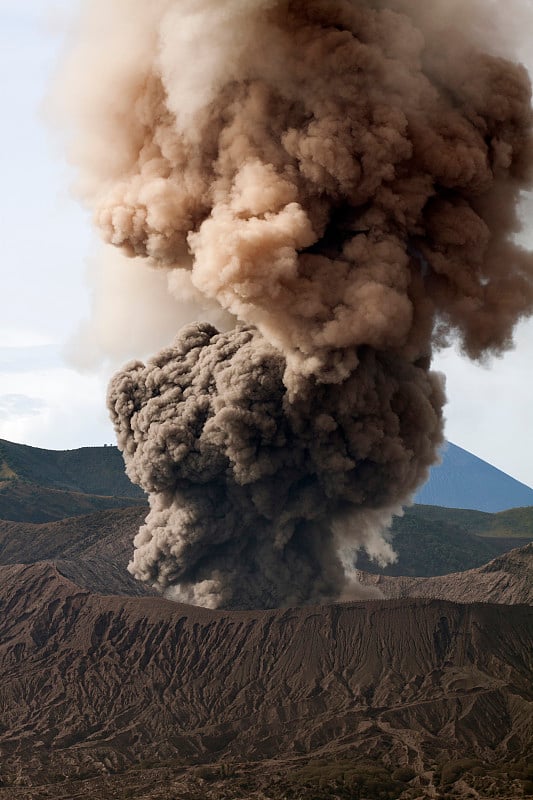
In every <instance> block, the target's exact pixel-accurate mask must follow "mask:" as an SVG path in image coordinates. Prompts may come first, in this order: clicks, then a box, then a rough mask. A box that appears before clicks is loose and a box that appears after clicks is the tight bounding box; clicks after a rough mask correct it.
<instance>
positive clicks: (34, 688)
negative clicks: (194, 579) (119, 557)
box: [0, 563, 533, 775]
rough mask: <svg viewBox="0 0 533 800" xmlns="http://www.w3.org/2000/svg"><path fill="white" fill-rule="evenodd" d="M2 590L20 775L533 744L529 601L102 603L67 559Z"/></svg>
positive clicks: (9, 704) (6, 707)
mask: <svg viewBox="0 0 533 800" xmlns="http://www.w3.org/2000/svg"><path fill="white" fill-rule="evenodd" d="M0 580H1V586H2V589H1V600H0V702H1V707H2V727H1V729H0V730H1V733H0V747H1V749H2V754H3V756H2V757H3V760H4V764H5V765H7V767H9V768H10V769H15V768H17V769H18V770H19V771H20V770H22V771H23V772H24V771H25V772H26V773H28V774H30V775H31V774H34V775H35V774H38V773H39V769H40V768H41V767H42V763H43V762H44V761H49V762H53V763H55V764H58V765H60V767H61V769H62V770H63V771H67V772H69V771H70V772H72V773H73V774H75V772H76V771H77V770H80V769H82V768H83V769H84V770H90V769H92V768H93V767H94V765H97V764H101V763H102V759H107V762H106V763H108V764H109V765H110V768H120V767H121V766H125V765H127V764H128V763H131V762H132V761H135V760H138V759H140V758H152V757H155V758H168V757H175V756H181V757H186V758H188V759H196V758H197V759H200V760H201V759H205V760H213V759H219V758H231V757H238V758H241V759H252V760H253V759H265V758H268V757H272V756H284V757H291V756H298V755H301V754H304V753H322V754H324V753H329V754H332V753H333V754H334V753H340V752H343V751H347V750H350V751H355V752H358V753H361V754H365V755H369V756H379V757H381V756H383V753H387V754H388V755H387V757H388V758H390V759H392V760H397V761H398V762H400V763H401V762H405V761H411V762H412V763H415V762H416V763H418V764H423V763H428V760H429V761H431V760H432V759H433V758H435V755H436V754H441V755H442V754H447V755H448V756H450V757H453V756H456V757H457V756H459V755H461V756H463V755H464V754H476V755H480V756H482V757H483V758H485V759H487V758H488V759H491V758H496V757H500V756H501V757H508V756H509V755H510V754H511V752H512V755H513V757H514V756H516V755H519V754H522V755H524V754H526V753H527V752H528V751H529V750H530V748H531V746H532V745H533V738H532V729H533V722H532V716H531V708H532V702H533V687H532V685H531V669H532V666H533V609H532V608H529V607H526V606H513V607H504V606H497V605H489V604H484V605H459V604H453V603H448V602H444V601H439V600H407V601H388V602H385V601H372V602H366V603H348V604H338V605H330V606H320V607H309V608H298V609H295V608H288V609H280V610H276V611H261V612H239V613H236V612H232V613H229V612H224V611H218V612H215V611H208V610H205V609H199V608H192V607H190V606H183V605H177V604H173V603H171V602H169V601H166V600H164V599H161V598H148V597H147V598H142V599H141V598H123V597H104V596H101V595H95V594H91V593H89V592H88V591H85V590H83V589H81V588H80V587H78V586H76V585H75V584H74V583H72V582H70V581H69V580H67V579H66V578H65V577H63V576H62V575H61V574H60V573H59V572H58V570H57V568H56V567H55V566H54V565H52V564H49V563H45V564H35V565H14V566H9V567H2V568H1V569H0ZM7 767H6V768H7Z"/></svg>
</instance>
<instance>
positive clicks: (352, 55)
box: [63, 0, 533, 607]
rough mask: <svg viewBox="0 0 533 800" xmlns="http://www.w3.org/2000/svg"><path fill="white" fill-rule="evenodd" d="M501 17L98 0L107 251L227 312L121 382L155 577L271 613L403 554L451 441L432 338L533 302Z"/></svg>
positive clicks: (96, 196) (91, 171) (84, 186)
mask: <svg viewBox="0 0 533 800" xmlns="http://www.w3.org/2000/svg"><path fill="white" fill-rule="evenodd" d="M491 8H492V9H493V12H494V16H493V19H491V18H490V15H489V14H487V5H486V4H479V3H475V2H470V3H468V2H462V3H460V4H459V3H447V4H446V5H444V3H437V4H432V5H431V13H429V12H428V4H425V3H422V2H419V0H390V1H389V2H381V0H376V1H375V2H363V0H327V1H326V0H310V1H309V0H307V2H303V1H302V0H287V1H286V2H275V0H271V1H270V2H267V1H266V0H265V2H259V1H257V2H242V0H240V1H237V0H227V2H224V3H220V2H214V0H204V1H203V2H192V0H155V2H154V0H151V2H150V3H148V2H138V3H137V4H136V6H135V11H134V12H132V10H131V3H129V2H126V0H115V2H114V3H113V4H112V6H109V5H108V4H107V3H104V2H102V1H101V0H96V1H94V2H91V3H89V4H87V5H86V9H85V13H84V15H83V16H82V18H81V20H80V23H79V30H78V35H77V40H78V45H77V47H74V48H73V51H72V55H71V57H70V60H69V62H68V64H69V68H68V83H69V86H67V87H64V92H63V96H64V98H66V99H65V107H66V108H67V109H68V114H69V115H70V116H69V119H70V125H71V130H72V131H73V132H74V133H75V135H72V137H71V147H70V153H71V157H72V159H73V160H74V161H75V163H76V164H77V166H78V171H79V172H78V174H79V180H78V191H79V192H80V193H81V195H82V196H83V198H84V200H85V201H86V202H87V203H88V204H89V205H90V207H91V208H92V209H93V211H94V219H95V223H96V225H97V226H98V228H99V229H100V231H101V234H102V236H103V238H104V240H105V241H107V242H108V243H109V244H111V245H114V246H115V247H118V248H120V250H121V251H122V252H123V253H125V254H127V255H128V256H131V257H133V258H134V262H133V263H135V264H138V262H139V259H141V260H144V262H145V263H146V265H147V266H149V267H151V268H155V269H159V270H164V271H166V273H167V284H168V287H169V291H170V292H171V293H172V292H173V293H175V294H177V295H180V293H181V292H183V291H184V287H188V288H187V289H186V291H187V292H190V293H191V295H190V296H191V297H192V296H193V295H194V296H195V297H197V298H203V301H204V302H205V303H207V304H209V305H210V307H211V308H212V307H214V306H217V307H218V308H219V309H221V310H222V312H223V313H224V326H223V327H224V330H222V331H219V330H217V329H216V328H214V327H213V326H212V325H211V324H208V323H195V324H192V325H188V326H187V327H186V328H184V329H183V330H182V331H181V332H180V333H179V334H178V336H177V338H176V340H175V342H174V343H173V344H172V345H171V346H170V347H168V348H165V349H164V350H162V351H161V352H159V353H158V354H157V355H156V356H155V357H154V358H152V359H151V360H149V361H148V362H147V363H146V364H144V363H141V362H133V363H130V364H129V365H127V367H125V368H124V369H123V370H122V371H120V372H119V373H118V374H117V375H116V376H115V377H114V379H113V380H112V382H111V385H110V389H109V398H108V401H109V408H110V411H111V415H112V418H113V421H114V424H115V428H116V431H117V437H118V443H119V446H120V448H121V450H122V451H123V454H124V458H125V462H126V465H127V471H128V474H129V475H130V477H131V478H132V479H133V480H134V481H136V482H137V483H139V484H140V485H141V486H143V488H144V489H145V490H146V491H147V492H149V494H150V506H151V510H150V513H149V516H148V518H147V521H146V524H145V525H144V526H143V528H142V529H141V531H140V532H139V534H138V536H137V537H136V540H135V545H136V550H135V555H134V558H133V561H132V564H131V565H130V569H131V571H132V572H133V574H134V575H136V576H137V577H139V578H141V579H143V580H147V581H149V582H150V583H154V584H156V585H158V586H160V587H162V588H164V589H169V587H171V590H172V593H173V595H174V596H175V597H176V598H178V599H182V600H185V601H187V602H194V603H200V604H204V605H210V606H212V607H219V606H225V607H256V606H262V607H270V606H275V605H279V604H287V603H306V602H315V601H320V600H324V599H333V598H335V597H339V596H344V595H346V592H348V591H351V589H350V588H349V584H350V579H351V577H350V573H351V566H350V565H351V564H352V563H353V553H354V552H355V551H356V550H357V549H358V548H360V547H365V548H366V549H367V550H368V551H369V552H370V553H371V554H372V555H373V556H374V557H376V558H378V559H381V560H382V561H386V560H387V559H390V558H392V557H393V553H392V549H391V547H390V544H389V542H388V541H387V538H386V535H385V534H383V530H384V529H385V527H386V523H387V520H389V519H390V515H391V514H392V513H393V512H394V511H395V510H397V509H398V508H399V507H400V506H401V503H402V502H405V501H408V499H409V498H410V497H411V496H412V494H413V492H414V491H415V489H416V487H417V486H418V485H419V483H420V482H421V481H422V480H423V479H424V478H425V477H426V475H427V471H428V468H429V467H430V466H431V464H432V463H434V462H435V460H436V458H437V455H436V454H437V451H438V447H439V445H440V444H441V442H442V407H443V403H444V392H443V380H442V377H441V376H439V375H437V374H435V373H433V372H432V371H431V369H430V365H431V356H432V351H433V349H434V348H435V347H436V346H437V347H438V346H439V345H441V344H443V343H444V342H446V341H447V340H448V339H450V337H452V338H454V339H457V340H458V341H459V342H460V343H461V346H462V348H463V350H464V352H465V353H466V354H467V355H469V356H470V357H471V358H474V359H483V358H485V357H486V356H487V355H488V354H491V353H496V354H498V353H501V352H503V351H504V350H505V349H507V348H508V347H510V346H511V344H512V333H513V328H514V326H515V325H516V323H517V321H519V320H520V319H522V318H524V317H526V316H528V315H529V314H530V313H531V310H532V307H533V266H532V265H533V261H532V256H531V254H530V253H528V252H526V251H525V250H523V249H522V248H521V247H520V246H519V245H518V244H517V243H516V239H515V235H516V233H517V232H518V231H519V230H520V220H519V215H518V205H519V201H520V196H521V192H522V191H523V190H524V189H527V188H528V187H529V185H530V180H531V174H532V170H531V168H532V163H533V159H532V139H531V119H532V112H531V87H530V82H529V78H528V75H527V72H526V70H525V68H524V67H522V66H520V65H519V64H517V63H514V62H513V60H512V52H511V51H512V47H511V45H512V39H513V37H512V32H510V31H511V26H507V27H506V26H505V25H503V24H502V17H501V16H500V18H498V17H497V9H496V6H495V5H491ZM505 11H506V15H509V16H510V17H511V19H513V15H512V14H511V13H510V10H509V7H508V6H506V9H505ZM500 14H501V12H500ZM79 98H82V102H80V100H79ZM124 282H125V293H126V294H127V291H128V289H127V284H128V278H127V276H126V274H125V273H124ZM153 313H154V309H153V308H151V310H150V314H151V315H153ZM156 314H157V309H156ZM156 324H157V323H156Z"/></svg>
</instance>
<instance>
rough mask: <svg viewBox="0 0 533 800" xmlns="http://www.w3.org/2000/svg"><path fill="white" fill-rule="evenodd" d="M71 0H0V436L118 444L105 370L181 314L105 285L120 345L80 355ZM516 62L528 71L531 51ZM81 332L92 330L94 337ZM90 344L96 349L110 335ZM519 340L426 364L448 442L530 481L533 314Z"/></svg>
mask: <svg viewBox="0 0 533 800" xmlns="http://www.w3.org/2000/svg"><path fill="white" fill-rule="evenodd" d="M76 6H77V2H76V0H24V3H21V2H20V0H0V66H1V70H2V81H1V84H0V103H1V108H2V109H3V110H4V114H3V120H2V125H1V126H0V160H1V164H0V170H1V172H0V174H1V175H2V189H3V191H2V194H1V196H0V236H1V242H2V254H1V263H2V292H1V294H0V438H4V439H9V440H11V441H17V442H22V443H25V444H30V445H33V446H36V447H46V448H51V449H71V448H76V447H82V446H86V445H102V444H104V443H112V442H114V433H113V429H112V426H111V424H110V422H109V420H108V417H107V411H106V407H105V394H106V385H107V382H108V380H109V377H110V375H111V374H112V372H113V370H114V369H115V368H116V367H117V366H120V364H121V363H123V362H124V361H127V360H129V359H130V358H144V357H146V356H148V355H149V354H150V353H151V352H155V351H156V350H157V349H158V348H159V347H160V346H162V345H164V344H165V343H167V342H168V341H170V340H171V339H172V335H173V332H174V331H175V330H177V329H178V328H179V324H180V322H181V321H182V320H183V315H180V313H179V311H178V310H177V309H176V322H175V320H174V311H173V309H172V308H169V307H168V303H167V305H164V304H163V302H162V301H161V305H159V299H160V297H159V293H160V287H159V286H158V281H159V280H160V278H159V276H150V275H148V277H145V276H144V273H143V274H142V275H139V278H138V279H139V281H147V291H146V297H147V298H149V301H148V300H147V301H146V304H145V307H143V306H142V305H140V304H139V301H137V304H136V305H135V306H132V307H129V306H127V304H125V303H124V302H122V304H121V302H120V301H121V299H122V298H120V297H119V296H118V289H117V296H116V297H114V296H113V283H112V281H111V282H109V281H108V282H107V286H108V290H107V291H108V295H107V297H106V298H105V302H106V303H107V309H106V310H105V313H106V314H107V317H108V318H109V317H111V316H112V315H113V314H114V313H115V311H116V310H118V311H120V313H117V315H116V320H115V322H114V324H116V325H117V326H120V327H121V332H122V333H123V336H122V337H119V338H121V339H122V341H123V342H124V347H123V348H122V349H120V350H119V351H117V350H116V348H115V350H114V352H113V353H110V357H109V358H107V359H105V360H103V361H102V359H101V358H99V359H97V358H87V357H86V354H85V353H82V352H81V349H82V344H81V343H82V341H83V348H84V349H86V347H87V335H88V334H87V320H88V319H89V317H90V315H91V302H92V294H93V289H94V284H95V277H94V275H95V270H94V264H95V263H96V262H98V263H99V264H102V263H103V262H102V259H101V257H99V253H100V248H101V245H100V244H99V242H98V239H97V235H96V233H95V232H94V231H93V230H92V228H91V222H90V217H89V214H88V213H87V212H86V211H85V210H84V209H83V208H82V207H81V206H80V205H79V204H78V203H77V202H76V200H75V199H74V197H73V194H72V192H71V188H70V187H71V185H72V183H73V180H74V174H73V172H71V170H70V168H69V167H68V165H67V163H66V161H65V158H64V154H63V151H62V146H61V136H60V133H59V132H58V131H57V130H54V129H53V126H52V125H51V124H50V121H49V119H48V117H49V116H50V114H49V104H50V91H51V86H52V84H53V80H54V76H55V75H56V73H57V71H58V69H59V64H60V61H61V54H62V52H63V49H64V47H65V38H66V31H67V29H68V23H69V20H70V19H72V18H73V16H74V15H75V13H76ZM522 58H524V59H525V60H526V65H527V66H528V67H529V68H530V71H531V72H533V46H532V51H531V54H530V55H529V54H528V52H527V50H525V51H523V53H522ZM529 58H530V63H527V62H529ZM532 210H533V200H531V199H526V201H525V202H524V210H523V214H524V219H527V218H528V217H529V218H530V219H531V223H530V226H529V227H528V225H527V223H526V224H525V226H524V232H523V237H522V238H523V241H524V243H525V244H527V243H528V242H529V243H530V245H531V247H533V213H531V211H532ZM115 269H118V270H120V269H121V265H120V264H119V265H118V266H116V265H115ZM90 274H92V275H93V277H92V279H91V281H92V284H91V283H90V281H89V277H88V276H89V275H90ZM116 285H117V287H118V285H119V281H118V280H117V282H116ZM154 313H155V314H157V315H159V316H160V317H161V316H163V317H164V324H162V325H161V324H158V326H157V331H155V330H151V326H150V321H151V319H153V315H154ZM84 330H85V334H84V335H83V336H81V335H80V331H84ZM89 335H92V336H94V337H96V338H98V331H97V330H96V329H94V328H93V329H92V331H91V333H90V334H89ZM114 338H115V340H116V338H117V337H114ZM93 344H94V348H93V350H94V353H98V354H100V355H101V353H102V352H105V349H106V342H105V335H103V334H102V337H101V339H99V340H98V341H97V342H96V341H95V342H94V343H93ZM515 344H516V346H515V349H514V350H513V351H511V352H509V353H507V354H506V355H505V356H504V357H503V358H502V359H493V360H491V361H490V362H488V363H487V364H486V365H483V366H477V365H473V364H472V363H471V362H470V361H468V360H467V359H465V358H463V357H461V356H460V354H459V353H458V352H457V351H456V349H454V348H453V347H452V348H450V349H448V350H445V351H442V352H441V353H439V354H438V355H437V357H436V359H435V362H434V366H435V368H436V369H438V370H440V371H443V372H444V373H445V374H446V378H447V395H448V404H447V407H446V411H445V416H446V429H445V433H446V437H447V438H448V439H449V440H450V441H452V442H454V443H455V444H457V445H459V446H460V447H464V448H465V449H466V450H469V451H470V452H472V453H474V454H475V455H477V456H479V457H480V458H483V459H484V460H486V461H488V462H489V463H491V464H493V465H494V466H496V467H498V468H499V469H501V470H503V471H504V472H507V473H508V474H509V475H512V476H513V477H514V478H517V479H518V480H521V481H522V482H524V483H526V484H527V485H529V486H533V425H532V409H533V377H532V367H531V365H532V364H533V321H532V320H529V321H526V322H524V323H522V324H521V325H520V326H519V328H518V329H517V332H516V337H515ZM94 353H93V355H94Z"/></svg>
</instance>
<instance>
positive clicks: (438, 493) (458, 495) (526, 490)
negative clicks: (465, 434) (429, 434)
mask: <svg viewBox="0 0 533 800" xmlns="http://www.w3.org/2000/svg"><path fill="white" fill-rule="evenodd" d="M441 456H442V463H441V464H438V465H436V466H435V467H433V469H432V470H431V473H430V476H429V480H428V481H427V483H425V484H424V486H423V487H422V488H421V489H420V490H419V491H418V493H417V494H416V496H415V503H422V504H424V505H430V506H445V507H446V508H468V509H473V510H475V511H487V512H489V513H494V512H497V511H506V510H507V509H509V508H519V507H521V506H533V489H531V488H530V487H529V486H526V484H524V483H521V482H520V481H517V480H515V478H511V476H510V475H507V474H506V473H505V472H502V471H501V470H500V469H497V468H496V467H493V466H492V465H491V464H488V463H487V462H486V461H483V459H481V458H478V457H477V456H475V455H473V454H472V453H469V452H468V450H464V449H463V448H462V447H458V446H457V445H456V444H452V443H451V442H446V444H445V445H444V447H443V449H442V451H441Z"/></svg>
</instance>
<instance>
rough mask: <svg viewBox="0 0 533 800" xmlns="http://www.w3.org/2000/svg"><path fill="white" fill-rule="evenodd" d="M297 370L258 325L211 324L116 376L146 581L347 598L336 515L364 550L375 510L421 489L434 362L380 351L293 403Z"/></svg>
mask: <svg viewBox="0 0 533 800" xmlns="http://www.w3.org/2000/svg"><path fill="white" fill-rule="evenodd" d="M284 371H285V360H284V358H283V356H282V355H281V354H280V353H279V351H278V350H276V349H275V348H274V347H273V346H272V345H270V344H269V343H268V342H267V341H266V340H265V338H264V337H263V336H261V334H259V332H258V331H257V330H256V329H254V328H247V327H242V326H237V327H236V328H235V329H234V330H232V331H230V332H229V333H219V332H218V331H217V330H216V329H215V328H213V327H212V326H210V325H207V324H204V325H202V324H198V325H191V326H189V327H187V328H185V329H184V330H183V331H182V332H181V333H180V335H179V336H178V338H177V340H176V342H175V343H174V346H173V347H169V348H168V349H166V350H163V351H162V352H161V353H159V354H158V355H157V356H156V357H155V358H154V359H152V360H151V361H150V362H149V363H148V364H147V365H146V366H145V365H144V364H142V363H135V364H132V365H130V366H129V367H128V368H127V369H126V370H125V371H124V372H121V373H119V374H118V375H116V376H115V377H114V379H113V381H112V383H111V386H110V390H109V407H110V409H111V412H112V416H113V421H114V423H115V428H116V430H117V435H118V442H119V446H120V448H121V449H122V451H123V453H124V457H125V459H126V463H127V465H128V474H129V476H130V477H131V479H132V480H133V481H135V482H137V483H140V484H141V485H142V486H143V487H144V488H145V489H146V490H147V491H148V492H150V505H151V511H150V514H149V516H148V518H147V520H146V525H145V526H144V527H143V528H142V529H141V531H140V533H139V535H138V536H137V538H136V540H135V545H136V548H137V549H136V551H135V556H134V560H133V565H132V569H133V572H134V574H135V575H136V576H137V577H139V578H141V579H143V580H146V581H149V582H151V583H157V584H158V585H159V586H161V587H163V588H166V587H168V586H173V585H176V584H178V585H179V586H180V594H179V596H180V597H182V598H183V597H187V598H188V599H191V600H193V601H194V602H196V603H202V604H208V605H224V606H244V607H248V606H257V605H259V606H265V607H269V606H273V605H277V604H279V603H283V602H284V603H303V602H309V601H312V600H315V601H319V600H320V599H323V598H325V597H329V598H334V597H336V596H337V595H338V594H339V592H341V591H342V590H343V588H344V583H345V575H344V569H343V565H342V562H341V557H340V555H339V551H340V550H341V549H342V544H343V542H342V535H341V533H340V530H339V531H336V532H335V533H334V529H335V525H334V523H335V522H336V521H339V523H340V526H339V527H340V528H341V529H342V532H343V535H344V537H345V538H346V539H349V538H352V540H353V541H352V547H353V545H354V544H357V543H359V544H360V545H361V546H362V545H363V544H365V536H364V535H361V530H360V528H362V527H363V526H364V521H363V518H364V516H365V513H367V512H374V517H375V516H376V513H375V512H376V510H381V509H388V508H390V507H394V506H395V505H396V504H397V498H398V496H401V497H404V496H407V495H409V493H411V492H412V491H413V490H414V489H415V488H416V486H417V484H418V482H419V480H420V474H421V470H424V469H425V468H427V466H428V465H429V464H431V463H432V461H433V460H434V457H435V456H434V453H435V446H436V445H437V444H438V443H439V442H440V428H441V424H440V407H441V404H442V400H443V397H442V391H441V388H440V385H439V381H438V380H436V379H435V377H434V376H433V375H431V373H428V372H427V370H426V369H425V368H424V367H422V366H417V365H414V364H410V363H409V362H407V361H405V360H403V359H394V358H392V357H391V356H390V355H387V354H380V353H377V352H376V351H375V350H373V349H370V348H367V349H366V350H365V351H364V352H361V353H360V360H359V364H358V365H357V367H356V368H355V369H354V371H353V373H352V374H351V376H350V377H349V378H348V379H347V380H346V381H345V382H344V383H343V384H342V386H339V385H337V384H317V383H316V382H314V381H310V380H305V381H303V382H302V384H301V387H300V391H299V392H298V394H297V396H295V397H293V398H292V399H289V397H288V393H287V389H286V386H285V384H284V381H283V378H284ZM415 454H416V455H415ZM345 516H347V517H348V522H347V523H346V521H345V520H344V517H345ZM359 518H361V519H360V524H358V520H359ZM350 529H351V537H350ZM358 534H359V538H358Z"/></svg>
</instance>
